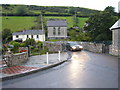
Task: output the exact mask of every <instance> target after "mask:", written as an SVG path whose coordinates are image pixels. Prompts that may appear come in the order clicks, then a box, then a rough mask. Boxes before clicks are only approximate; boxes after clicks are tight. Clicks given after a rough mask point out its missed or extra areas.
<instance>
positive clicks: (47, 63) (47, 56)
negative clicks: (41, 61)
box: [46, 52, 49, 64]
mask: <svg viewBox="0 0 120 90" xmlns="http://www.w3.org/2000/svg"><path fill="white" fill-rule="evenodd" d="M46 55H47V64H49V61H48V52H47V53H46Z"/></svg>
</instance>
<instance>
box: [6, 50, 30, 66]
mask: <svg viewBox="0 0 120 90" xmlns="http://www.w3.org/2000/svg"><path fill="white" fill-rule="evenodd" d="M4 59H5V60H6V64H7V65H8V66H13V65H18V64H22V63H24V62H26V61H27V60H28V54H27V53H26V52H22V53H18V54H13V55H9V56H7V55H6V56H5V58H4Z"/></svg>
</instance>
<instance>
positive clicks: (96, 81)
mask: <svg viewBox="0 0 120 90" xmlns="http://www.w3.org/2000/svg"><path fill="white" fill-rule="evenodd" d="M2 86H3V88H118V60H117V58H116V57H113V56H110V55H104V54H97V53H92V52H88V51H79V52H72V60H71V61H67V62H65V63H64V64H61V65H59V66H57V67H53V68H51V69H48V70H45V71H41V72H37V73H34V74H31V75H27V76H24V77H20V78H17V79H13V80H7V81H4V82H3V83H2Z"/></svg>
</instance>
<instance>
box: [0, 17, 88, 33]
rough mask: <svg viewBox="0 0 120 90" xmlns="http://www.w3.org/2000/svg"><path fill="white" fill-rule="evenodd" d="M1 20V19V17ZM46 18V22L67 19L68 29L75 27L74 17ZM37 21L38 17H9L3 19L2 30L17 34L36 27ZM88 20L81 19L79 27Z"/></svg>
mask: <svg viewBox="0 0 120 90" xmlns="http://www.w3.org/2000/svg"><path fill="white" fill-rule="evenodd" d="M0 18H1V17H0ZM44 18H45V22H46V21H47V20H48V19H52V18H55V19H66V20H67V23H68V28H69V27H72V26H73V17H72V16H70V17H55V16H46V17H44ZM36 19H37V17H35V16H33V17H30V16H25V17H24V16H11V17H10V16H9V17H5V16H4V17H2V29H3V30H4V29H5V28H8V29H11V31H12V32H16V31H21V30H28V29H30V28H31V27H32V26H36V25H37V23H36V22H35V21H36ZM87 19H88V18H79V19H78V20H79V23H78V25H79V26H80V27H83V25H84V23H85V21H86V20H87Z"/></svg>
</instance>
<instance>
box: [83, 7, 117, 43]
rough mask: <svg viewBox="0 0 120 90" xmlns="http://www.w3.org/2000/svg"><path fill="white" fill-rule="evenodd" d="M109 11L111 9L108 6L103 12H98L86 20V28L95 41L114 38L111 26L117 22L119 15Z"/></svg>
mask: <svg viewBox="0 0 120 90" xmlns="http://www.w3.org/2000/svg"><path fill="white" fill-rule="evenodd" d="M108 11H109V9H108V8H107V9H105V10H104V11H103V12H99V13H96V14H94V15H93V16H91V17H90V18H89V20H88V21H87V22H86V23H87V25H86V26H85V27H84V30H85V31H87V33H89V35H90V37H92V40H93V41H108V40H111V39H112V32H111V31H110V30H109V28H110V27H111V26H112V25H113V24H114V23H115V22H116V20H117V17H116V16H114V15H113V14H112V13H110V12H108ZM110 11H111V10H110ZM112 12H113V11H112Z"/></svg>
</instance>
